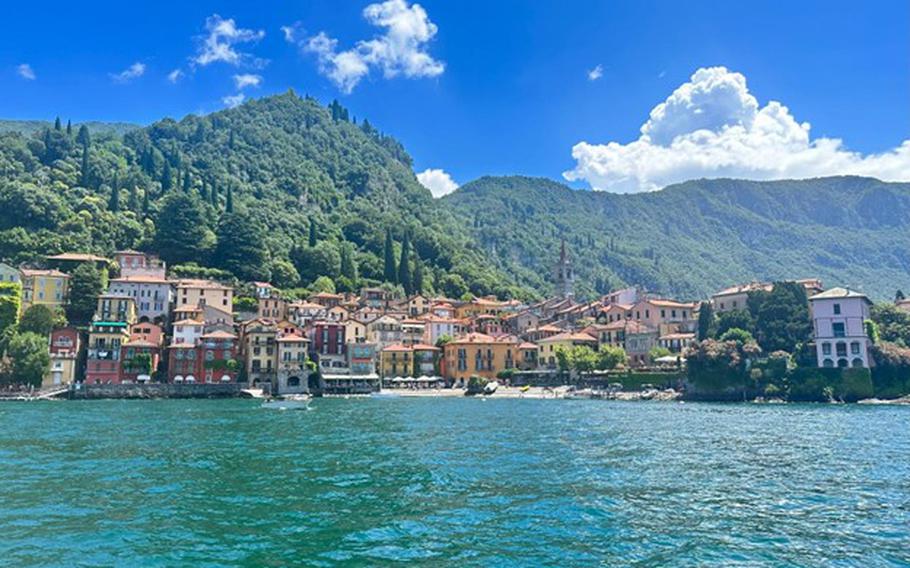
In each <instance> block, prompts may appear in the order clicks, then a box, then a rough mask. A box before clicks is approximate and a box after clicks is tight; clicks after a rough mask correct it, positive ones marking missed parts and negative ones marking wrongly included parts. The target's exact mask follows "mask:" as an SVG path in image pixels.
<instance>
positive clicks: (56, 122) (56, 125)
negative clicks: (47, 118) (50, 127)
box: [54, 116, 63, 132]
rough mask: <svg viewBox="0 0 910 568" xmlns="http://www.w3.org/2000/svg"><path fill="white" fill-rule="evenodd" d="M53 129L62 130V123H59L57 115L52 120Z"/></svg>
mask: <svg viewBox="0 0 910 568" xmlns="http://www.w3.org/2000/svg"><path fill="white" fill-rule="evenodd" d="M54 130H56V131H57V132H60V131H61V130H63V124H61V123H60V117H59V116H58V117H57V119H56V120H54Z"/></svg>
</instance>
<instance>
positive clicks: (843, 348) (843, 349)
mask: <svg viewBox="0 0 910 568" xmlns="http://www.w3.org/2000/svg"><path fill="white" fill-rule="evenodd" d="M835 347H836V349H837V356H838V357H846V356H847V344H846V343H844V342H843V341H841V342H839V343H838V344H837V345H836V346H835Z"/></svg>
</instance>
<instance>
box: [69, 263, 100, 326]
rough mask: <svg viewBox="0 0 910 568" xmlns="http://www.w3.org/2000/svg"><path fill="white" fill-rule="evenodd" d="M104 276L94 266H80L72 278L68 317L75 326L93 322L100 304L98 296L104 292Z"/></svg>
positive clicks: (88, 264) (85, 264)
mask: <svg viewBox="0 0 910 568" xmlns="http://www.w3.org/2000/svg"><path fill="white" fill-rule="evenodd" d="M104 286H105V282H104V274H103V273H102V272H101V270H99V269H98V268H97V267H95V265H94V264H91V263H84V264H80V265H79V266H78V267H77V268H76V270H74V271H73V273H72V275H71V277H70V285H69V302H68V303H67V306H66V316H67V318H68V319H69V321H71V322H73V323H74V324H85V323H88V322H89V321H91V319H92V315H94V313H95V308H96V306H97V303H98V295H99V294H101V292H102V291H103V290H104Z"/></svg>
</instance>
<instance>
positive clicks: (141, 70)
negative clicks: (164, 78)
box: [111, 61, 145, 83]
mask: <svg viewBox="0 0 910 568" xmlns="http://www.w3.org/2000/svg"><path fill="white" fill-rule="evenodd" d="M143 75H145V63H139V62H138V61H137V62H136V63H133V64H132V65H130V66H129V67H127V68H126V69H124V70H123V71H121V72H120V73H111V79H113V80H114V82H115V83H129V82H130V81H132V80H133V79H137V78H139V77H142V76H143Z"/></svg>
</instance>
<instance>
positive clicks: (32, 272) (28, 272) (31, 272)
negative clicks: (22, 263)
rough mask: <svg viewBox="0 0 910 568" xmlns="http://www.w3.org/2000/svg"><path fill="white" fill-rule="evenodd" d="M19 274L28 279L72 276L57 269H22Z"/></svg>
mask: <svg viewBox="0 0 910 568" xmlns="http://www.w3.org/2000/svg"><path fill="white" fill-rule="evenodd" d="M19 272H21V273H22V276H24V277H26V278H28V277H31V276H52V277H54V278H69V277H70V275H69V274H66V273H64V272H60V271H59V270H56V269H50V270H42V269H38V268H20V269H19Z"/></svg>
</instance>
